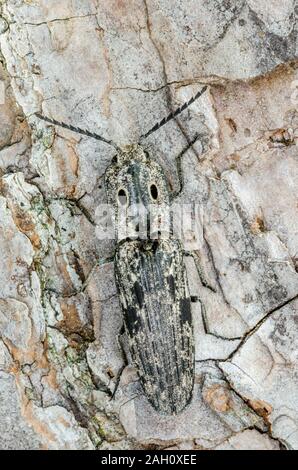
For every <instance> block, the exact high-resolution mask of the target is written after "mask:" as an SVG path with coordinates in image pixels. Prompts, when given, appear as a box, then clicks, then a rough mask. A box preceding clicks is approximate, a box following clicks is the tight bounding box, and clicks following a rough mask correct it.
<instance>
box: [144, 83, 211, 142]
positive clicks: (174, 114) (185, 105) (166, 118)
mask: <svg viewBox="0 0 298 470" xmlns="http://www.w3.org/2000/svg"><path fill="white" fill-rule="evenodd" d="M206 90H207V86H206V85H205V86H204V87H203V88H202V89H201V90H200V91H198V93H197V94H196V95H195V96H193V97H192V98H191V99H190V100H189V101H187V102H186V103H184V104H183V105H182V106H180V108H177V109H176V110H175V111H173V112H172V113H170V114H169V115H168V116H167V117H165V118H163V119H162V120H161V121H160V122H158V123H156V124H155V125H154V126H153V127H152V128H151V129H150V130H149V131H148V132H146V134H143V135H141V137H140V139H146V137H148V136H149V135H150V134H152V133H153V132H155V131H157V130H158V129H160V128H161V127H162V126H164V125H165V124H166V123H167V122H169V121H171V120H172V119H174V118H175V117H176V116H178V115H179V114H180V113H182V112H183V111H184V110H185V109H187V108H188V106H190V105H191V104H192V103H193V102H194V101H196V100H197V99H198V98H200V96H202V94H203V93H205V91H206Z"/></svg>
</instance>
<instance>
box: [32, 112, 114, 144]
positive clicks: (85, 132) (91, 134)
mask: <svg viewBox="0 0 298 470" xmlns="http://www.w3.org/2000/svg"><path fill="white" fill-rule="evenodd" d="M35 116H37V117H38V118H39V119H42V120H43V121H46V122H48V123H50V124H54V125H55V126H60V127H63V128H64V129H68V130H70V131H72V132H76V133H78V134H82V135H86V136H87V137H92V138H93V139H96V140H100V141H101V142H104V143H105V144H108V145H111V146H112V147H114V148H115V149H116V150H119V147H118V146H117V145H116V144H115V143H114V142H113V141H112V140H108V139H105V138H104V137H102V136H101V135H98V134H95V133H94V132H90V131H88V130H86V129H80V128H79V127H75V126H72V125H71V124H65V123H64V122H59V121H56V119H50V118H48V117H47V116H42V114H39V113H35Z"/></svg>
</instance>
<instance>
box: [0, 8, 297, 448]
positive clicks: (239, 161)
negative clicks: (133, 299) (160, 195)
mask: <svg viewBox="0 0 298 470" xmlns="http://www.w3.org/2000/svg"><path fill="white" fill-rule="evenodd" d="M0 5H1V7H0V8H1V10H0V32H1V35H0V48H1V56H0V123H1V124H0V176H1V179H0V253H1V265H0V267H1V269H0V281H1V282H0V335H1V336H0V337H1V339H0V447H1V448H2V449H3V448H12V449H24V448H25V449H36V448H45V449H95V448H100V449H123V448H148V447H150V448H179V449H182V448H183V449H191V448H195V449H211V448H215V449H276V450H278V449H281V448H288V449H292V448H295V449H297V448H298V424H297V423H298V402H297V392H298V370H297V351H298V349H297V348H298V316H297V307H298V274H297V256H298V243H297V240H298V217H297V207H298V204H297V192H298V167H297V139H298V111H297V104H298V92H297V86H298V71H297V61H296V58H297V9H298V5H297V2H295V1H293V0H283V1H279V0H271V1H270V2H268V1H265V0H245V1H244V0H224V1H220V0H205V1H203V0H130V1H125V0H84V1H83V2H82V1H80V0H64V1H61V0H25V1H21V0H7V1H3V0H1V1H0ZM203 84H208V85H209V87H208V92H206V93H205V95H204V96H203V97H202V99H200V100H199V101H197V102H196V103H195V104H193V105H192V106H191V108H189V109H188V110H187V111H186V112H185V113H184V114H182V115H181V116H179V118H178V119H176V120H175V121H172V122H171V123H169V124H168V125H167V126H165V127H163V128H162V129H161V130H160V131H159V132H157V133H155V134H153V135H152V137H150V138H149V139H148V141H147V144H148V147H149V150H150V152H151V154H152V156H153V158H154V159H156V161H158V162H159V163H160V164H161V165H162V166H163V168H164V169H165V172H166V174H167V177H168V179H169V181H170V184H171V185H172V186H173V187H174V188H175V187H176V186H177V174H176V169H175V165H174V159H175V156H176V155H177V154H178V153H179V151H181V149H182V148H183V147H185V145H186V143H187V141H190V140H191V139H192V138H193V136H194V134H195V133H196V132H199V133H200V136H201V137H200V140H199V142H197V143H196V144H195V145H194V146H193V147H192V148H191V149H190V150H189V151H188V152H187V154H186V155H185V157H184V160H183V171H184V174H185V181H186V186H185V188H184V191H183V193H182V195H181V198H180V200H181V202H189V201H196V202H197V203H200V204H201V206H202V208H203V209H204V213H205V214H208V217H207V218H206V223H204V227H203V233H204V238H203V243H202V246H201V249H200V251H201V255H202V260H203V263H204V267H205V270H206V272H207V274H208V277H209V279H210V280H211V281H212V283H213V284H214V285H215V286H216V289H217V292H216V293H212V292H210V291H209V290H208V289H206V288H204V287H203V286H202V285H201V284H200V280H199V277H198V276H197V273H196V271H195V269H194V266H193V264H192V261H191V260H190V259H188V258H187V259H186V263H187V268H188V276H189V281H190V287H191V290H192V292H193V294H194V295H195V294H197V295H199V296H200V297H201V298H202V300H203V301H204V303H205V306H206V315H205V318H204V319H203V317H202V314H201V311H200V308H199V307H198V306H195V308H194V311H193V317H194V322H195V330H196V359H197V362H196V386H195V392H194V398H193V401H192V403H191V405H190V406H189V407H188V408H187V409H186V410H185V411H184V412H183V413H182V414H181V415H179V416H178V417H171V418H170V417H169V418H165V417H162V416H159V415H158V414H157V413H156V412H155V411H154V410H153V409H152V408H151V407H150V405H149V404H148V403H147V401H146V399H145V398H144V395H143V394H142V392H141V389H140V385H139V383H138V381H137V378H136V374H135V371H134V369H133V368H132V366H129V365H128V366H127V367H126V368H125V369H124V372H123V374H122V376H121V380H120V385H119V388H118V391H117V393H116V396H115V399H114V400H110V392H112V391H113V389H114V387H115V383H116V378H117V375H118V373H119V372H120V370H121V368H122V366H123V365H124V357H123V354H122V352H121V349H120V348H119V344H118V340H117V335H118V333H119V331H120V329H121V313H120V308H119V303H118V297H117V293H116V289H115V284H114V273H113V265H112V264H111V263H110V264H106V265H103V266H99V265H98V260H99V259H102V258H106V257H108V256H109V255H111V253H112V250H113V244H112V243H111V242H109V243H103V242H100V241H99V240H98V239H97V237H96V232H95V224H96V212H95V211H96V207H97V205H98V203H99V202H104V201H105V200H106V199H105V192H104V187H103V173H104V170H105V168H106V166H107V165H108V163H109V162H110V159H111V157H112V155H113V151H112V150H111V149H110V148H109V147H108V146H106V145H104V144H101V143H100V142H96V141H93V140H91V139H88V138H82V137H81V136H78V135H77V134H73V133H71V132H69V131H66V130H63V129H60V128H54V127H53V126H50V125H46V124H45V123H43V122H41V121H39V120H38V119H37V118H36V117H35V116H34V113H35V112H42V113H44V114H45V115H48V116H50V117H53V118H56V119H58V120H63V121H65V122H69V123H72V124H74V125H77V126H80V127H83V128H88V129H89V130H93V131H95V132H98V133H100V134H102V135H104V136H106V137H110V138H112V139H113V140H114V141H116V142H117V143H118V144H119V145H123V144H127V143H129V142H134V141H137V140H138V137H139V136H140V135H141V134H142V133H144V132H145V131H147V130H148V129H149V128H150V127H151V126H152V125H153V124H155V122H156V121H158V120H160V119H161V118H162V117H164V116H165V115H167V114H168V113H169V111H170V110H172V109H174V108H175V107H176V106H179V105H180V104H181V103H183V102H184V101H186V100H187V99H189V98H190V97H191V96H192V95H194V94H195V93H196V92H197V91H198V89H200V88H201V87H202V86H203ZM84 283H86V284H87V287H86V289H84V288H83V287H84ZM124 343H125V338H124Z"/></svg>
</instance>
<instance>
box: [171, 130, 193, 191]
mask: <svg viewBox="0 0 298 470" xmlns="http://www.w3.org/2000/svg"><path fill="white" fill-rule="evenodd" d="M198 138H199V134H195V136H194V138H193V139H192V140H191V141H190V142H188V144H187V145H186V146H185V147H184V149H183V150H182V152H180V153H179V155H177V157H176V158H175V161H176V169H177V176H178V180H179V188H178V190H177V191H174V192H173V194H172V196H171V197H172V199H175V197H177V196H179V194H181V192H182V191H183V187H184V176H183V171H182V157H183V155H184V154H185V153H186V152H187V150H188V149H190V147H192V145H194V144H195V143H196V141H197V140H198Z"/></svg>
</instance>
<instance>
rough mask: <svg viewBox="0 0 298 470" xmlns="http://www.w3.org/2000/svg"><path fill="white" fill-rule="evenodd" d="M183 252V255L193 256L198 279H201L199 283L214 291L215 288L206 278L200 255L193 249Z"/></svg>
mask: <svg viewBox="0 0 298 470" xmlns="http://www.w3.org/2000/svg"><path fill="white" fill-rule="evenodd" d="M184 254H185V256H191V257H192V258H193V260H194V263H195V266H196V269H197V271H198V274H199V277H200V280H201V283H202V284H203V286H204V287H207V288H208V289H210V290H212V292H216V288H215V287H214V286H213V285H211V284H210V282H209V281H208V279H207V276H206V274H205V271H204V269H203V266H202V264H201V260H200V255H199V253H198V251H193V252H189V251H185V252H184Z"/></svg>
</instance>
